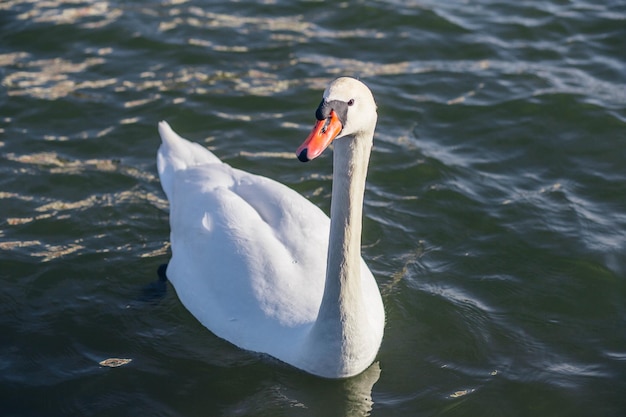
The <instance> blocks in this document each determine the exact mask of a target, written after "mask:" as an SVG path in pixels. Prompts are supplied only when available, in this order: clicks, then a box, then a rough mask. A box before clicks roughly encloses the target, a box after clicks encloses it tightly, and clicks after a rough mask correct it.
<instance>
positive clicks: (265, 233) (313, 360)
mask: <svg viewBox="0 0 626 417" xmlns="http://www.w3.org/2000/svg"><path fill="white" fill-rule="evenodd" d="M315 116H316V119H317V121H316V123H315V126H314V128H313V130H312V131H311V133H310V135H309V136H308V137H307V139H306V140H305V141H304V143H302V145H301V146H300V147H299V148H298V149H297V151H296V155H297V157H298V159H299V160H300V161H303V162H306V161H310V160H312V159H314V158H316V157H317V156H319V155H320V154H321V153H322V151H323V150H324V149H325V148H326V147H328V146H329V144H330V143H331V142H333V143H334V151H333V184H332V200H331V209H330V219H329V218H328V217H327V216H326V215H325V214H324V213H323V212H322V210H321V209H319V208H318V207H317V206H315V205H314V204H313V203H311V202H310V201H308V200H307V199H306V198H304V197H303V196H302V195H300V194H298V193H297V192H295V191H294V190H292V189H290V188H288V187H287V186H285V185H283V184H281V183H279V182H276V181H274V180H271V179H269V178H266V177H263V176H259V175H254V174H251V173H249V172H245V171H242V170H239V169H236V168H232V167H231V166H229V165H228V164H225V163H223V162H222V161H220V160H219V158H218V157H217V156H215V155H214V154H213V153H211V152H210V151H209V150H207V149H206V148H204V147H203V146H201V145H200V144H197V143H192V142H189V141H187V140H186V139H183V138H181V137H180V136H179V135H178V134H176V133H175V132H174V131H173V130H172V129H171V127H170V126H169V125H168V124H167V122H165V121H162V122H160V123H159V125H158V128H159V134H160V136H161V140H162V144H161V145H160V147H159V150H158V154H157V167H158V172H159V177H160V180H161V185H162V187H163V190H164V192H165V194H166V196H167V199H168V200H169V205H170V213H169V221H170V229H171V233H170V241H171V250H172V257H171V260H170V262H169V264H168V266H167V272H166V273H167V277H168V279H169V280H170V281H171V283H172V284H173V286H174V288H175V290H176V293H177V295H178V297H179V299H180V300H181V302H182V303H183V304H184V306H185V307H186V308H187V309H188V310H189V311H190V312H191V314H192V315H193V316H194V317H195V318H196V319H197V320H198V321H200V323H201V324H203V325H204V326H205V327H206V328H208V329H209V330H211V331H212V332H213V333H214V334H215V335H217V336H219V337H220V338H223V339H225V340H227V341H229V342H231V343H233V344H234V345H236V346H238V347H240V348H242V349H246V350H250V351H254V352H261V353H265V354H268V355H270V356H273V357H274V358H276V359H279V360H280V361H282V362H285V363H287V364H289V365H292V366H294V367H295V368H298V369H300V370H303V371H305V372H308V373H310V374H313V375H317V376H320V377H324V378H347V377H350V376H353V375H357V374H359V373H361V372H362V371H364V370H365V369H367V368H368V366H370V365H371V364H372V362H373V361H374V360H375V357H376V355H377V353H378V349H379V347H380V344H381V342H382V338H383V328H384V324H385V312H384V307H383V302H382V299H381V295H380V291H379V289H378V286H377V284H376V281H375V280H374V277H373V275H372V273H371V272H370V270H369V268H368V267H367V265H366V264H365V262H364V261H363V259H362V257H361V227H362V225H361V223H362V211H363V195H364V191H365V180H366V175H367V167H368V163H369V157H370V152H371V149H372V144H373V137H374V128H375V126H376V120H377V113H376V104H375V102H374V98H373V96H372V93H371V91H370V90H369V88H368V87H367V86H366V85H365V84H363V83H362V82H361V81H359V80H356V79H354V78H349V77H341V78H338V79H336V80H334V81H333V82H331V83H330V84H329V85H328V87H327V88H326V90H325V91H324V94H323V99H322V101H321V103H320V104H319V106H318V108H317V110H316V112H315Z"/></svg>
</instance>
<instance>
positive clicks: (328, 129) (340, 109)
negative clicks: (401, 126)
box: [296, 77, 377, 162]
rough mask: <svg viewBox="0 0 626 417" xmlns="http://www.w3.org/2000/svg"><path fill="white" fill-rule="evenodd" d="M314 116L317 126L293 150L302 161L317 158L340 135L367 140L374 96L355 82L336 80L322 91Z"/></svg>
mask: <svg viewBox="0 0 626 417" xmlns="http://www.w3.org/2000/svg"><path fill="white" fill-rule="evenodd" d="M315 117H316V118H317V123H315V126H314V127H313V130H312V131H311V133H310V134H309V136H308V137H307V138H306V140H305V141H304V143H303V144H302V145H300V147H299V148H298V150H297V151H296V155H298V159H299V160H300V161H302V162H307V161H310V160H311V159H314V158H317V157H318V156H319V155H320V154H321V153H322V152H323V151H324V149H326V148H327V147H328V145H330V143H331V142H332V141H333V140H334V139H338V138H341V137H343V136H353V137H355V138H357V140H371V138H372V136H373V134H374V127H375V126H376V119H377V114H376V103H375V102H374V96H372V92H371V91H370V89H369V88H367V86H366V85H365V84H363V83H362V82H361V81H359V80H357V79H354V78H350V77H341V78H337V79H336V80H335V81H333V82H331V83H330V85H329V86H328V87H327V88H326V91H324V96H323V98H322V102H321V103H320V105H319V107H318V108H317V110H316V112H315Z"/></svg>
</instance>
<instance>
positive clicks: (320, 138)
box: [296, 110, 343, 162]
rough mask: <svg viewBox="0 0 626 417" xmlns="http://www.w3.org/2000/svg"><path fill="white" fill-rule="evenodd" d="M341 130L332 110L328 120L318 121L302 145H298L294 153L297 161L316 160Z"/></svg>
mask: <svg viewBox="0 0 626 417" xmlns="http://www.w3.org/2000/svg"><path fill="white" fill-rule="evenodd" d="M341 129H343V125H342V124H341V121H339V117H337V114H336V113H335V111H334V110H331V111H330V114H329V115H328V118H326V119H323V120H318V121H317V123H315V126H313V130H312V131H311V133H310V134H309V136H308V137H307V138H306V140H305V141H304V143H303V144H302V145H300V147H299V148H298V150H297V151H296V155H298V159H299V160H300V161H302V162H307V161H310V160H312V159H315V158H317V157H318V156H320V155H321V153H322V152H324V149H326V148H327V147H328V145H330V143H331V142H332V141H333V139H335V138H336V137H337V135H338V134H339V132H341Z"/></svg>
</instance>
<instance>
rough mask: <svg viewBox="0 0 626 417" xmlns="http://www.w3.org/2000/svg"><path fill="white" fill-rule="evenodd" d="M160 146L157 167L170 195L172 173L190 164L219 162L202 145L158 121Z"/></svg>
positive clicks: (166, 192) (165, 188)
mask: <svg viewBox="0 0 626 417" xmlns="http://www.w3.org/2000/svg"><path fill="white" fill-rule="evenodd" d="M159 134H160V135H161V141H162V143H161V146H160V147H159V151H158V153H157V168H158V170H159V177H160V178H161V185H162V186H163V191H165V194H166V195H167V196H168V198H169V197H170V191H171V189H172V183H173V180H174V173H175V172H176V171H179V170H184V169H187V168H189V167H192V166H197V165H204V164H215V163H221V161H220V160H219V158H218V157H217V156H215V155H213V154H212V153H211V151H209V150H208V149H206V148H205V147H203V146H202V145H200V144H198V143H194V142H189V141H188V140H187V139H183V138H181V137H180V136H179V135H178V134H177V133H176V132H174V131H173V130H172V128H171V127H170V125H169V124H168V123H167V122H165V121H162V122H159Z"/></svg>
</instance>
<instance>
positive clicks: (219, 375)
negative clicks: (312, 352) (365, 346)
mask: <svg viewBox="0 0 626 417" xmlns="http://www.w3.org/2000/svg"><path fill="white" fill-rule="evenodd" d="M0 27H1V30H0V80H1V86H0V265H1V266H0V279H1V281H0V409H1V413H0V414H2V415H3V416H73V415H76V416H125V415H146V416H148V415H149V416H361V415H372V416H567V417H571V416H581V417H583V416H584V417H587V416H623V415H626V52H625V51H626V3H625V2H624V1H620V0H607V1H604V2H596V1H592V0H571V1H565V0H552V1H544V2H498V1H481V0H478V1H472V0H465V1H440V2H437V1H435V0H424V1H374V0H363V1H358V2H339V3H331V2H321V1H287V0H273V1H272V0H266V1H261V2H252V1H245V0H243V1H233V2H228V1H225V2H212V1H200V0H189V1H185V0H164V1H139V0H137V1H121V0H111V1H99V0H49V1H32V0H3V1H2V2H1V3H0ZM339 75H352V76H357V77H359V78H360V79H361V80H363V81H364V82H365V83H366V84H368V85H369V86H370V88H371V89H372V91H373V93H374V95H375V97H376V100H377V103H378V107H379V123H378V129H377V133H376V137H375V146H374V151H373V154H372V159H371V164H370V172H369V176H368V186H367V190H366V195H365V209H364V211H365V218H364V236H363V256H364V258H365V259H366V261H367V262H368V264H369V265H370V268H371V269H372V271H373V272H374V275H375V276H376V279H377V281H378V283H379V285H380V288H381V291H382V293H383V299H384V303H385V308H386V311H387V325H386V331H385V338H384V341H383V345H382V347H381V350H380V353H379V355H378V359H377V362H376V363H375V365H374V366H373V367H372V368H370V369H368V370H367V371H366V372H365V373H364V374H362V375H360V376H358V377H356V378H352V379H348V380H344V381H327V380H322V379H318V378H314V377H311V376H308V375H305V374H302V373H300V372H299V371H296V370H294V369H292V368H290V367H287V366H285V365H283V364H281V363H278V362H277V361H275V360H272V359H270V358H267V357H265V356H263V355H258V354H254V353H250V352H245V351H242V350H239V349H237V348H235V347H234V346H232V345H230V344H229V343H227V342H225V341H223V340H221V339H219V338H217V337H216V336H214V335H213V334H211V333H210V332H209V331H208V330H206V329H205V328H204V327H202V326H201V325H200V324H199V323H198V322H197V321H196V320H195V319H194V318H193V317H192V316H191V315H190V314H189V313H188V312H187V311H186V310H185V309H184V308H183V306H182V305H181V303H180V301H179V300H178V298H177V297H176V294H175V292H174V291H173V288H172V287H171V286H169V287H168V288H167V291H166V293H165V294H164V295H163V294H158V291H153V292H152V293H151V294H146V293H145V290H146V286H147V285H148V284H149V283H151V282H153V281H154V280H155V279H156V277H157V272H156V271H157V268H158V267H159V265H161V264H163V263H165V262H167V261H168V257H169V252H168V251H169V244H168V239H169V225H168V204H167V201H166V200H165V196H164V194H163V192H162V190H161V187H160V183H159V180H158V177H157V175H156V164H155V154H156V150H157V147H158V145H159V137H158V134H157V131H156V124H157V122H158V121H159V120H163V119H165V120H167V121H168V122H169V123H170V124H171V125H172V127H173V128H174V129H176V130H178V131H179V132H180V133H181V134H182V135H183V136H186V137H188V138H190V139H193V140H196V141H198V142H201V143H203V144H205V145H206V146H208V147H209V148H211V149H212V150H213V151H214V152H215V153H216V154H217V155H218V156H220V157H221V158H223V159H224V160H225V161H226V162H228V163H229V164H231V165H233V166H235V167H238V168H242V169H245V170H248V171H252V172H255V173H258V174H262V175H265V176H268V177H271V178H274V179H277V180H279V181H281V182H283V183H285V184H288V185H289V186H291V187H293V188H294V189H296V190H298V191H299V192H301V193H302V194H304V195H305V196H307V197H308V198H310V199H311V200H312V201H313V202H314V203H315V204H317V205H319V206H320V207H322V208H323V209H324V210H326V211H328V209H329V206H330V187H331V178H330V175H331V161H332V158H331V157H330V154H331V152H327V153H326V154H325V155H324V156H322V157H321V158H319V159H318V160H315V161H313V162H311V163H308V164H301V163H300V162H298V161H297V160H296V158H295V155H294V151H295V149H296V147H297V146H298V145H300V143H301V142H302V141H303V139H304V138H305V137H306V135H307V133H308V131H309V129H310V128H311V127H312V124H313V121H314V111H315V109H316V107H317V105H318V103H319V101H320V98H321V94H322V91H323V89H324V87H325V86H326V84H327V83H328V82H329V81H330V80H332V79H333V78H335V77H337V76H339ZM157 290H158V289H157ZM108 358H124V359H132V361H131V362H129V363H127V364H126V365H123V366H120V367H117V368H109V367H105V366H101V365H100V364H99V363H100V362H101V361H103V360H105V359H108Z"/></svg>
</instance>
